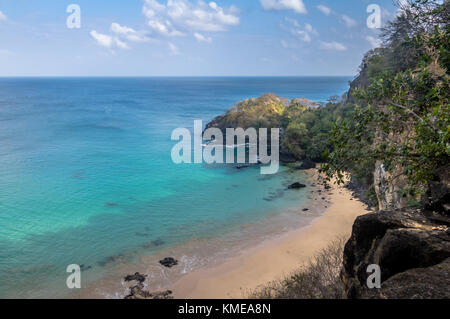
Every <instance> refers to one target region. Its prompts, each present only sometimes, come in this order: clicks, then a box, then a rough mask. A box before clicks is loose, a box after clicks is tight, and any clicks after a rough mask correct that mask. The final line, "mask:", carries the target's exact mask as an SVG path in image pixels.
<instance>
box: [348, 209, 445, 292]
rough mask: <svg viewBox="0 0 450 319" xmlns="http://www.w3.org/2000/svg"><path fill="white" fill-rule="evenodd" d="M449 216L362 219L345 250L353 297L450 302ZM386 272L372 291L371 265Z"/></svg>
mask: <svg viewBox="0 0 450 319" xmlns="http://www.w3.org/2000/svg"><path fill="white" fill-rule="evenodd" d="M449 226H450V218H449V217H447V216H443V215H438V214H435V213H431V212H427V211H425V210H413V209H400V210H395V211H381V212H378V213H371V214H367V215H364V216H361V217H359V218H358V219H357V220H356V221H355V224H354V226H353V232H352V236H351V238H350V240H349V241H348V242H347V244H346V246H345V250H344V263H343V270H342V273H341V278H342V281H343V283H344V286H345V291H346V294H347V297H349V298H389V299H397V298H408V299H410V298H450V229H449ZM372 264H376V265H379V266H380V269H381V286H382V288H381V289H368V288H367V278H368V276H369V274H368V273H367V267H368V266H369V265H372Z"/></svg>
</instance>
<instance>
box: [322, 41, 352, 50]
mask: <svg viewBox="0 0 450 319" xmlns="http://www.w3.org/2000/svg"><path fill="white" fill-rule="evenodd" d="M320 48H321V49H323V50H330V51H346V50H347V47H346V46H345V45H343V44H342V43H339V42H323V41H321V42H320Z"/></svg>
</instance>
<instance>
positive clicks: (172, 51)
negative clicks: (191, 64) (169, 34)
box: [169, 42, 181, 55]
mask: <svg viewBox="0 0 450 319" xmlns="http://www.w3.org/2000/svg"><path fill="white" fill-rule="evenodd" d="M169 51H170V54H171V55H181V53H180V50H179V49H178V47H177V46H176V45H175V44H173V43H172V42H169Z"/></svg>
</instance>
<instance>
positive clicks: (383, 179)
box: [373, 161, 408, 210]
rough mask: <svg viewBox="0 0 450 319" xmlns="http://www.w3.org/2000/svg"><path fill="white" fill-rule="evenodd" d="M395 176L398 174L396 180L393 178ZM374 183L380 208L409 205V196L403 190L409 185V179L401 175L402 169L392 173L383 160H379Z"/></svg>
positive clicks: (374, 174)
mask: <svg viewBox="0 0 450 319" xmlns="http://www.w3.org/2000/svg"><path fill="white" fill-rule="evenodd" d="M393 176H397V177H396V179H395V180H394V181H392V180H391V178H392V177H393ZM373 183H374V188H375V193H376V195H377V199H378V208H379V209H380V210H392V209H400V208H404V207H407V206H408V198H407V197H406V196H405V195H404V193H403V192H402V189H404V188H405V187H406V186H407V181H406V178H405V177H404V176H402V175H401V169H396V170H395V171H394V172H392V173H390V172H387V171H386V169H385V167H384V164H383V163H382V162H380V161H377V163H376V164H375V170H374V173H373Z"/></svg>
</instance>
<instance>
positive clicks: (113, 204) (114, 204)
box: [105, 203, 119, 207]
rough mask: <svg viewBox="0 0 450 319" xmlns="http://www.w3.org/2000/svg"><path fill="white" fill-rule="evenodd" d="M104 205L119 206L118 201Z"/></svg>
mask: <svg viewBox="0 0 450 319" xmlns="http://www.w3.org/2000/svg"><path fill="white" fill-rule="evenodd" d="M105 206H106V207H117V206H119V204H118V203H105Z"/></svg>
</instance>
